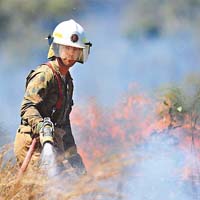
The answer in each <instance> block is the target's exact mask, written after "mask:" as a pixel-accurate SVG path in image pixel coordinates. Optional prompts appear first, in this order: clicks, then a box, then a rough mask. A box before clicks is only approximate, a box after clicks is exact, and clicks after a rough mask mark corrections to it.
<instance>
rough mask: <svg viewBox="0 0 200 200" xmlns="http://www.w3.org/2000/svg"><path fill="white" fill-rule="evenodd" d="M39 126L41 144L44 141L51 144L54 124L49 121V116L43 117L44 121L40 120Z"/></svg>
mask: <svg viewBox="0 0 200 200" xmlns="http://www.w3.org/2000/svg"><path fill="white" fill-rule="evenodd" d="M41 123H42V124H41V128H40V130H39V135H40V143H41V145H42V146H44V144H45V143H46V142H49V143H51V144H53V143H54V141H53V137H54V125H53V123H52V122H51V120H50V118H49V117H45V118H44V121H43V122H41Z"/></svg>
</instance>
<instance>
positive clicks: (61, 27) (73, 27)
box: [48, 19, 92, 63]
mask: <svg viewBox="0 0 200 200" xmlns="http://www.w3.org/2000/svg"><path fill="white" fill-rule="evenodd" d="M48 40H49V45H50V48H49V53H48V58H49V59H50V58H52V57H55V56H59V55H58V53H57V50H56V47H55V46H56V45H54V44H58V45H66V46H71V47H77V48H81V49H83V51H82V54H81V55H80V57H79V59H78V60H77V62H80V63H84V62H85V61H86V60H87V58H88V55H89V53H90V47H91V46H92V44H91V43H90V42H88V41H87V39H86V37H85V33H84V29H83V27H82V26H81V25H80V24H78V23H76V22H75V21H74V20H73V19H70V20H68V21H64V22H61V23H60V24H58V25H57V26H56V28H55V29H54V31H53V35H52V36H51V35H50V36H48Z"/></svg>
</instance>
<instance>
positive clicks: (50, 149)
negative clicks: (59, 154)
mask: <svg viewBox="0 0 200 200" xmlns="http://www.w3.org/2000/svg"><path fill="white" fill-rule="evenodd" d="M53 138H54V125H53V123H52V122H51V120H50V118H49V117H45V118H44V122H43V126H42V128H41V130H40V142H41V144H42V147H43V149H42V154H41V168H42V169H44V170H45V171H47V174H48V176H49V177H52V176H54V175H56V174H57V173H58V170H57V166H56V155H55V150H54V140H53Z"/></svg>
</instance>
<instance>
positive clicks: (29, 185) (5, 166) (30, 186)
mask: <svg viewBox="0 0 200 200" xmlns="http://www.w3.org/2000/svg"><path fill="white" fill-rule="evenodd" d="M11 149H12V145H5V146H4V147H3V148H2V149H1V152H0V167H1V168H0V200H2V199H5V200H9V199H12V200H16V199H24V200H26V199H29V200H34V199H41V200H46V199H50V200H51V199H52V200H53V199H56V200H62V199H64V200H74V199H76V200H78V199H82V200H83V199H87V200H89V199H91V200H95V199H102V198H103V199H119V198H120V196H121V194H119V192H118V191H117V188H116V187H113V188H112V187H106V186H105V185H106V181H107V180H109V181H110V180H114V179H115V180H116V179H119V176H120V174H121V170H122V169H123V167H124V166H125V165H128V164H129V163H130V161H129V162H127V161H125V159H124V156H123V155H118V156H113V157H111V158H109V159H105V160H104V161H101V162H100V163H98V165H95V166H94V167H93V168H92V170H91V171H90V172H89V173H88V174H87V175H85V176H83V177H78V176H76V175H75V174H73V173H72V174H69V171H64V172H62V174H60V175H58V176H56V177H54V178H48V177H47V176H46V174H44V172H43V171H39V170H38V171H34V172H33V171H29V172H27V173H26V174H25V175H24V176H23V178H22V179H21V180H20V181H17V172H18V167H17V166H16V164H15V162H14V161H13V160H14V159H13V158H11V159H6V155H7V154H8V153H9V152H10V150H11ZM122 160H124V162H120V161H122Z"/></svg>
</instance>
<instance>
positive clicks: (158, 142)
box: [0, 95, 200, 200]
mask: <svg viewBox="0 0 200 200" xmlns="http://www.w3.org/2000/svg"><path fill="white" fill-rule="evenodd" d="M157 103H158V104H157ZM158 105H159V106H158ZM172 105H173V104H170V103H169V102H165V103H164V109H161V107H160V102H155V101H153V100H152V99H150V98H148V97H145V96H144V95H130V96H129V95H127V97H126V98H125V99H124V100H123V101H122V102H121V103H119V104H118V105H116V106H114V107H113V109H112V110H104V109H103V108H101V107H99V106H98V105H97V103H96V102H95V101H94V100H92V101H91V102H90V104H88V107H81V108H77V107H76V108H75V109H74V112H73V115H72V119H71V120H72V122H73V123H72V124H73V129H74V133H76V135H75V137H76V139H77V144H78V147H79V152H80V154H81V155H82V157H83V160H84V162H85V164H86V167H87V171H88V174H87V175H85V176H82V177H77V176H76V175H73V173H71V171H64V172H62V173H61V174H59V175H57V176H55V177H51V178H48V177H47V176H45V175H44V173H43V172H41V171H34V172H31V173H27V174H26V175H25V176H24V177H23V179H22V180H21V181H20V183H17V182H16V174H17V170H18V168H17V166H16V165H15V162H14V161H13V159H7V158H6V154H7V153H8V152H9V151H10V149H12V145H6V146H4V147H3V148H2V150H1V153H0V165H1V172H0V194H1V195H0V196H1V198H3V199H58V200H59V199H68V200H73V199H87V200H90V199H91V200H100V199H106V200H109V199H116V200H123V199H124V200H129V199H130V200H132V199H134V198H133V197H135V199H137V200H138V199H163V200H165V199H170V198H171V199H174V200H178V199H182V200H186V199H187V200H193V199H195V198H196V197H198V196H199V194H200V191H199V189H198V188H199V183H200V177H199V175H200V172H199V169H200V168H199V166H200V165H199V164H200V163H199V159H198V158H199V152H200V141H199V138H200V137H199V126H198V123H196V124H195V126H194V123H192V122H193V119H194V118H192V117H191V115H189V114H188V113H187V112H182V113H180V112H179V110H180V109H179V110H178V112H177V115H176V112H175V111H176V110H175V111H173V110H172V108H171V106H172ZM162 106H163V105H162ZM179 107H180V106H179ZM158 108H159V109H158ZM160 109H161V110H162V112H160ZM158 110H159V113H162V116H160V115H158ZM172 111H173V112H172ZM83 113H84V114H83ZM85 113H87V115H85ZM180 114H181V115H183V116H181V117H180V116H179V115H180ZM5 158H6V159H5ZM175 188H177V190H175ZM177 191H179V192H177ZM161 193H162V195H164V197H162V198H161V197H160V195H161ZM145 194H148V195H150V196H149V197H148V198H147V197H146V196H145Z"/></svg>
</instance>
